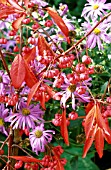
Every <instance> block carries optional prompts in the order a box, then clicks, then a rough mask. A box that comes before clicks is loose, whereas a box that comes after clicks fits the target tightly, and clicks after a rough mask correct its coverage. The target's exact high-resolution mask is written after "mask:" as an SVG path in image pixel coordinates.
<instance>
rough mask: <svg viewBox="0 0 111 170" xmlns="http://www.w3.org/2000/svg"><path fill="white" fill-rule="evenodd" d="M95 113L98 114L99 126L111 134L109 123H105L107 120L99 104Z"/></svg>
mask: <svg viewBox="0 0 111 170" xmlns="http://www.w3.org/2000/svg"><path fill="white" fill-rule="evenodd" d="M95 115H96V122H97V124H98V126H99V127H100V128H101V129H103V130H104V132H105V133H106V134H108V135H110V134H109V130H108V125H107V124H106V123H105V120H104V119H103V117H102V115H101V112H100V108H99V105H98V104H96V110H95Z"/></svg>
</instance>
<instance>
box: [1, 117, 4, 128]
mask: <svg viewBox="0 0 111 170" xmlns="http://www.w3.org/2000/svg"><path fill="white" fill-rule="evenodd" d="M3 125H4V121H3V119H2V118H0V126H3Z"/></svg>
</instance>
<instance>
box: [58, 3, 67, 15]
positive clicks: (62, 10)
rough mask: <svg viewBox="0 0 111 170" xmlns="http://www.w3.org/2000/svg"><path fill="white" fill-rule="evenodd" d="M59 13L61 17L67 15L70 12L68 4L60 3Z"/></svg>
mask: <svg viewBox="0 0 111 170" xmlns="http://www.w3.org/2000/svg"><path fill="white" fill-rule="evenodd" d="M58 12H59V14H60V16H63V15H65V14H66V13H67V12H68V6H67V4H62V3H60V5H59V10H58Z"/></svg>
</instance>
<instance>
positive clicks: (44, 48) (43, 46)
mask: <svg viewBox="0 0 111 170" xmlns="http://www.w3.org/2000/svg"><path fill="white" fill-rule="evenodd" d="M38 51H39V55H40V56H43V57H44V56H45V57H46V56H49V55H50V56H53V57H55V53H54V52H53V50H52V49H51V48H50V46H49V44H48V43H47V41H46V40H45V38H44V37H43V36H39V37H38Z"/></svg>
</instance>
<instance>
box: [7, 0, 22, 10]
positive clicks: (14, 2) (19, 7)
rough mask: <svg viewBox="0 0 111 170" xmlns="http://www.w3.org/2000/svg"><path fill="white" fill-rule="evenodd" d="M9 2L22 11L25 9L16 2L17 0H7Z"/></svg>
mask: <svg viewBox="0 0 111 170" xmlns="http://www.w3.org/2000/svg"><path fill="white" fill-rule="evenodd" d="M7 2H8V3H9V4H10V5H12V6H13V7H14V8H16V9H18V10H20V11H25V10H24V9H23V8H22V7H21V6H20V5H19V4H17V3H16V1H15V0H7Z"/></svg>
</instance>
